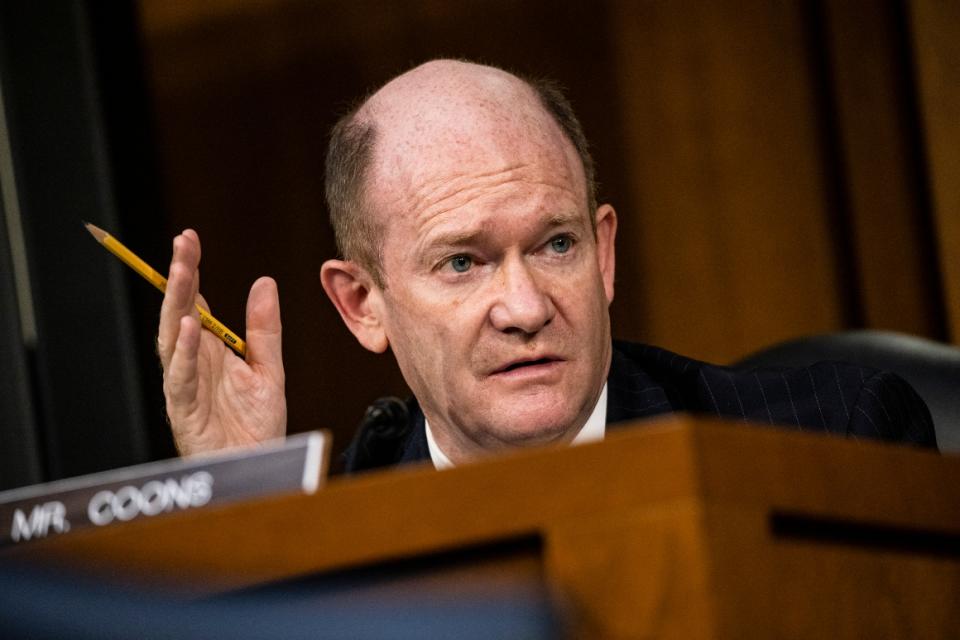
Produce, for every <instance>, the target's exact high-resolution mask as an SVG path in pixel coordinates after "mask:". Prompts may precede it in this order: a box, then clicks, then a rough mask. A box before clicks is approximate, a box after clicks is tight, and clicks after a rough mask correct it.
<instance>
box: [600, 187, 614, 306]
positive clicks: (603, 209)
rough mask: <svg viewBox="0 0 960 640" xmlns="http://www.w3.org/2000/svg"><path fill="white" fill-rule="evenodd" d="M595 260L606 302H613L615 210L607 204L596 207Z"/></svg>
mask: <svg viewBox="0 0 960 640" xmlns="http://www.w3.org/2000/svg"><path fill="white" fill-rule="evenodd" d="M596 220H597V262H598V266H599V267H600V277H601V278H603V288H604V291H605V292H606V294H607V304H609V303H611V302H613V280H614V273H615V272H616V268H617V264H616V263H617V259H616V247H615V246H614V244H615V241H616V239H617V212H616V211H614V210H613V207H611V206H610V205H609V204H602V205H600V206H599V207H598V208H597V217H596Z"/></svg>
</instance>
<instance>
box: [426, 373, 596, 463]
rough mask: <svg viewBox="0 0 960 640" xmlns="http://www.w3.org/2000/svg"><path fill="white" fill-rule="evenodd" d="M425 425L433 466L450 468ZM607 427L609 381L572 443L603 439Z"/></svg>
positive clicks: (428, 427)
mask: <svg viewBox="0 0 960 640" xmlns="http://www.w3.org/2000/svg"><path fill="white" fill-rule="evenodd" d="M423 422H424V426H425V427H426V430H427V448H428V449H429V450H430V459H431V460H433V466H434V467H436V468H437V469H449V468H451V467H453V466H454V464H453V462H451V461H450V458H448V457H447V455H446V454H445V453H444V452H443V451H441V450H440V447H439V446H438V445H437V441H436V440H434V438H433V431H432V430H431V429H430V421H429V420H427V417H426V416H424V417H423ZM606 429H607V383H604V384H603V390H602V391H601V392H600V397H599V398H597V404H596V405H594V407H593V412H592V413H591V414H590V417H589V418H587V422H586V424H584V425H583V428H581V429H580V432H579V433H577V435H576V436H575V437H574V438H573V442H572V443H571V444H573V445H577V444H583V443H585V442H595V441H597V440H603V435H604V432H606Z"/></svg>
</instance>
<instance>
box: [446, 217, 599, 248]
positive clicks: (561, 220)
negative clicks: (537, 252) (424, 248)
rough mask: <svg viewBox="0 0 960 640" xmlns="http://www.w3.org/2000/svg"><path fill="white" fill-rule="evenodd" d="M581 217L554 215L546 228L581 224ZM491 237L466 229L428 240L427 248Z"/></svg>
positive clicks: (473, 241)
mask: <svg viewBox="0 0 960 640" xmlns="http://www.w3.org/2000/svg"><path fill="white" fill-rule="evenodd" d="M582 222H583V221H582V219H581V216H580V215H578V214H576V213H572V212H571V213H556V214H553V215H552V216H550V217H549V218H547V220H546V225H545V226H546V228H549V229H552V228H555V227H563V226H567V225H577V224H580V223H582ZM490 235H491V231H490V230H488V229H467V230H463V231H451V232H449V233H442V234H439V235H437V236H436V237H433V238H430V240H429V246H430V247H431V248H432V249H444V248H448V247H464V246H470V245H475V244H478V243H480V242H483V241H484V240H485V239H486V238H488V237H489V236H490Z"/></svg>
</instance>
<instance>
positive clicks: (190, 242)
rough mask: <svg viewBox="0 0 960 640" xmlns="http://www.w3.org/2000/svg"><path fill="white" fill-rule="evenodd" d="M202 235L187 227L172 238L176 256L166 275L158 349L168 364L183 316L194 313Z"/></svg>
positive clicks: (164, 361)
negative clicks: (199, 235)
mask: <svg viewBox="0 0 960 640" xmlns="http://www.w3.org/2000/svg"><path fill="white" fill-rule="evenodd" d="M199 264H200V238H199V237H198V236H197V234H196V232H195V231H193V230H191V229H188V230H186V231H184V232H183V233H182V234H181V235H179V236H177V237H176V238H174V239H173V258H171V260H170V272H169V274H168V276H167V290H166V293H165V294H164V296H163V304H162V305H161V307H160V327H159V330H158V331H157V353H158V354H159V356H160V362H161V363H162V364H163V366H164V368H166V367H167V366H168V365H169V363H170V359H171V358H172V357H173V351H174V346H175V345H176V343H177V337H178V334H179V332H180V319H181V318H183V316H185V315H193V314H194V313H195V309H194V300H195V298H196V296H197V291H198V290H199V288H200V273H199V271H198V269H197V268H198V266H199Z"/></svg>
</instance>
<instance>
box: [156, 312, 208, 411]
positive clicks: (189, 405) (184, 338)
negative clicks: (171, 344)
mask: <svg viewBox="0 0 960 640" xmlns="http://www.w3.org/2000/svg"><path fill="white" fill-rule="evenodd" d="M179 325H180V329H179V331H178V336H177V342H176V345H175V348H174V350H173V356H172V357H171V358H170V362H169V365H168V366H167V367H166V369H165V370H164V375H163V383H164V390H165V391H166V393H165V395H166V397H167V413H168V414H169V415H170V422H171V424H177V423H178V422H179V419H180V418H182V417H183V416H184V414H188V413H190V412H192V411H193V409H194V408H195V405H196V400H197V389H198V388H199V375H198V367H197V363H198V359H199V352H200V323H199V322H198V321H197V319H196V318H194V317H192V316H183V317H182V318H181V319H180V322H179Z"/></svg>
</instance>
